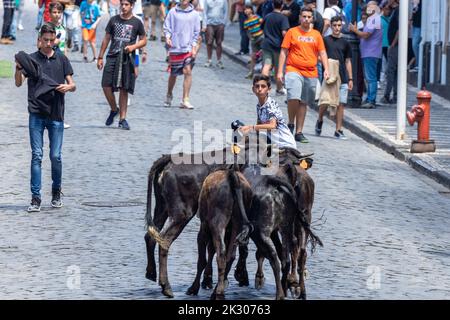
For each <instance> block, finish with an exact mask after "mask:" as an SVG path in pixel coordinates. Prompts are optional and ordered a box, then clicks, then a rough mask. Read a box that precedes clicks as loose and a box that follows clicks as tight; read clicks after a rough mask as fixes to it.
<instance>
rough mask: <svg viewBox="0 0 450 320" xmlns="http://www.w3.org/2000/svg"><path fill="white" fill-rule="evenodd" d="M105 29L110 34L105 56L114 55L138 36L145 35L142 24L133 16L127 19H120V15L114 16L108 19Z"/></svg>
mask: <svg viewBox="0 0 450 320" xmlns="http://www.w3.org/2000/svg"><path fill="white" fill-rule="evenodd" d="M105 31H106V33H109V34H110V35H111V45H110V46H109V51H108V54H107V57H116V56H117V54H118V53H119V52H120V51H121V50H123V48H125V47H126V46H128V45H132V44H135V43H136V39H137V37H138V36H144V35H145V30H144V25H143V24H142V22H141V20H139V19H138V18H136V17H135V16H133V17H131V19H128V20H124V19H122V18H121V17H120V15H117V16H114V17H112V18H111V19H110V20H109V22H108V24H107V26H106V29H105ZM133 55H134V52H133Z"/></svg>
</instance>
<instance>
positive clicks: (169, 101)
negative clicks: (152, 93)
mask: <svg viewBox="0 0 450 320" xmlns="http://www.w3.org/2000/svg"><path fill="white" fill-rule="evenodd" d="M172 99H173V96H172V95H169V94H168V95H167V96H166V101H164V107H166V108H169V107H170V106H171V105H172Z"/></svg>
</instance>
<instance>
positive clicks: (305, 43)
mask: <svg viewBox="0 0 450 320" xmlns="http://www.w3.org/2000/svg"><path fill="white" fill-rule="evenodd" d="M312 22H313V11H312V10H311V9H309V8H306V7H304V8H302V10H301V12H300V25H299V26H297V27H294V28H291V29H289V30H288V32H287V33H286V35H285V36H284V40H283V43H282V44H281V52H280V58H279V63H278V73H277V79H278V81H281V82H283V68H284V64H285V63H286V75H285V85H286V89H287V103H288V114H289V124H288V127H289V129H290V130H291V132H292V133H294V121H295V124H296V127H297V129H296V133H295V140H297V141H300V142H301V143H308V142H309V141H308V139H306V137H305V136H304V135H303V133H302V131H303V124H304V122H305V116H306V105H311V104H312V103H314V99H315V96H316V84H317V79H318V72H317V60H318V57H319V56H320V60H321V61H322V64H323V68H324V72H323V76H324V79H328V57H327V52H326V49H325V45H324V42H323V39H322V35H321V34H320V33H319V32H318V31H317V30H314V29H313V28H312Z"/></svg>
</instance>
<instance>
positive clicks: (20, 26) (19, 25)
mask: <svg viewBox="0 0 450 320" xmlns="http://www.w3.org/2000/svg"><path fill="white" fill-rule="evenodd" d="M17 29H19V30H20V31H23V29H24V28H23V25H22V24H21V23H19V24H18V25H17Z"/></svg>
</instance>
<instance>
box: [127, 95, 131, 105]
mask: <svg viewBox="0 0 450 320" xmlns="http://www.w3.org/2000/svg"><path fill="white" fill-rule="evenodd" d="M129 105H131V99H130V96H128V100H127V106H129Z"/></svg>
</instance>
